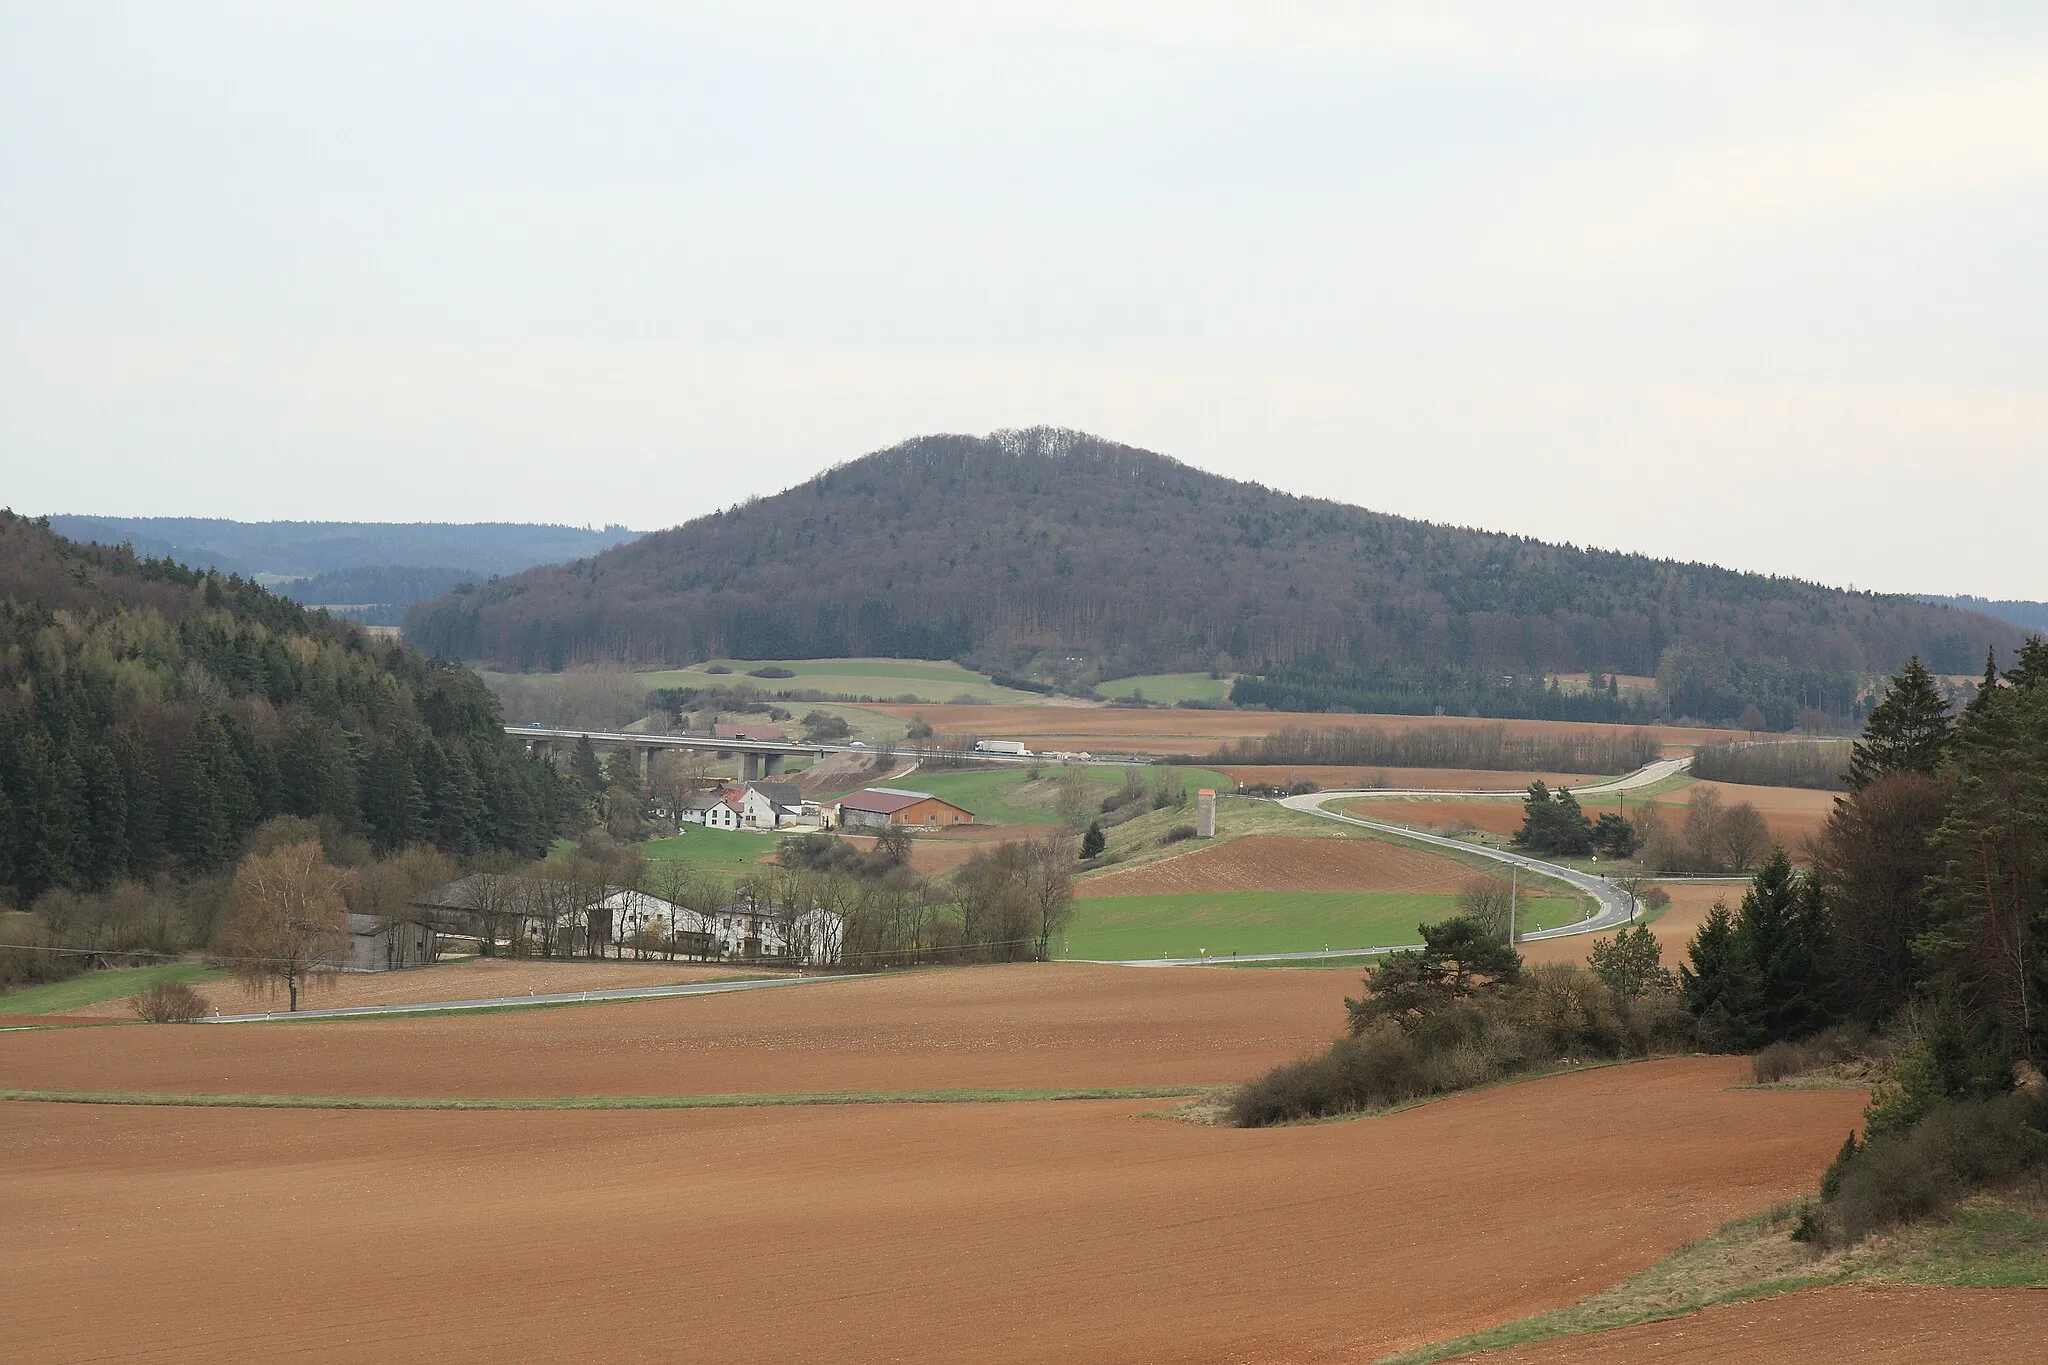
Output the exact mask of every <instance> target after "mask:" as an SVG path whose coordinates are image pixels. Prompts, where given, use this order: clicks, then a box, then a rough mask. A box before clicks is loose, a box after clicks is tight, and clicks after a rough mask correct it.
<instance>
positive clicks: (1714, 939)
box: [1678, 902, 1757, 1051]
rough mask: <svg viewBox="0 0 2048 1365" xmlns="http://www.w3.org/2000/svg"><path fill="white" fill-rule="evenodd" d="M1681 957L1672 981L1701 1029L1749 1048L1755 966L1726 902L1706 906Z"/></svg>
mask: <svg viewBox="0 0 2048 1365" xmlns="http://www.w3.org/2000/svg"><path fill="white" fill-rule="evenodd" d="M1686 957H1687V959H1688V961H1686V962H1684V963H1681V964H1680V965H1679V968H1678V984H1679V989H1680V990H1682V991H1683V992H1684V993H1685V1007H1686V1008H1687V1009H1688V1010H1690V1011H1691V1012H1692V1016H1693V1018H1695V1019H1697V1020H1698V1021H1699V1025H1700V1033H1701V1035H1702V1036H1703V1037H1704V1038H1706V1039H1707V1041H1708V1042H1710V1043H1711V1044H1714V1045H1716V1046H1720V1047H1727V1048H1733V1049H1735V1050H1737V1051H1743V1050H1746V1049H1747V1048H1749V1047H1750V1046H1751V1045H1752V1044H1753V1042H1754V1041H1755V1026H1754V1024H1753V1023H1752V1018H1753V1016H1754V1014H1755V1011H1756V996H1757V985H1756V972H1755V969H1754V967H1753V966H1752V965H1751V963H1750V960H1749V954H1748V952H1747V951H1746V945H1745V944H1744V942H1743V940H1742V938H1741V936H1740V935H1738V934H1737V933H1736V930H1735V917H1734V916H1733V915H1731V914H1729V913H1728V907H1727V906H1726V905H1723V904H1721V903H1719V902H1716V903H1715V905H1714V908H1713V909H1712V910H1709V911H1708V912H1707V918H1706V920H1705V922H1704V923H1702V924H1701V925H1700V927H1699V932H1698V933H1696V934H1694V935H1693V936H1692V942H1691V943H1690V944H1688V945H1687V947H1686Z"/></svg>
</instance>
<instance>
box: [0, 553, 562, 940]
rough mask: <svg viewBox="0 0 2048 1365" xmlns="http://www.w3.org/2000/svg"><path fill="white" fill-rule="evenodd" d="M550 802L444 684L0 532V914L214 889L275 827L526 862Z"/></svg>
mask: <svg viewBox="0 0 2048 1365" xmlns="http://www.w3.org/2000/svg"><path fill="white" fill-rule="evenodd" d="M556 799H557V797H556V788H555V784H554V781H553V779H552V775H551V772H550V771H549V770H547V769H545V768H544V767H543V765H539V764H536V763H533V762H532V761H530V760H528V759H527V758H526V757H524V756H523V755H522V754H521V753H519V751H518V750H517V748H516V747H515V746H514V745H513V744H512V742H511V741H510V740H509V739H508V738H507V737H506V735H505V734H504V732H503V731H502V729H501V728H500V722H499V716H498V708H497V703H496V701H495V699H493V698H492V696H491V695H490V693H489V692H488V691H487V690H486V689H485V688H484V686H483V684H482V683H481V681H480V680H479V679H478V678H477V677H476V675H475V674H473V673H471V672H470V671H469V670H468V669H466V668H464V667H462V666H461V665H459V664H451V663H448V662H446V661H443V660H428V659H426V658H423V657H422V656H421V655H420V654H419V652H418V651H416V650H414V649H412V648H411V647H410V646H408V645H404V644H400V643H397V642H395V641H379V640H373V639H371V638H370V637H368V636H367V635H366V634H365V633H364V632H363V631H362V630H361V629H360V628H358V627H356V626H353V625H350V624H347V623H344V622H339V621H333V620H329V619H328V618H326V617H325V616H324V615H322V614H319V613H315V612H312V611H309V610H308V609H306V608H304V607H301V606H299V605H297V604H296V603H293V602H290V601H287V600H286V599H284V598H281V597H277V596H275V595H273V594H271V593H269V592H267V591H265V590H264V589H262V588H260V587H257V586H255V585H254V584H251V583H249V582H247V581H246V580H243V579H240V578H235V577H226V578H224V577H222V576H221V575H219V574H215V573H202V572H199V571H196V570H192V569H187V568H184V567H181V566H180V565H178V564H175V563H172V562H170V561H168V560H160V559H141V558H138V557H137V556H136V555H134V554H133V553H132V552H130V551H127V550H119V549H108V548H105V547H102V546H97V545H78V544H74V543H72V542H70V541H67V540H65V539H64V538H63V537H61V536H58V535H56V534H55V533H54V532H52V531H51V530H50V529H49V528H48V527H47V526H46V525H45V524H43V523H40V522H35V521H28V520H25V519H23V518H21V517H17V516H14V515H13V514H11V513H6V512H0V900H5V899H8V898H10V893H11V899H13V900H14V902H15V903H16V904H18V905H23V906H26V905H27V904H29V903H30V902H32V901H33V900H34V899H35V897H36V896H38V895H39V894H41V893H42V892H43V891H45V890H47V889H49V888H51V887H54V886H68V887H72V888H75V889H94V888H98V887H101V886H105V885H107V884H108V883H111V882H113V881H115V880H117V879H120V878H131V879H134V880H138V881H148V880H149V879H151V878H153V877H155V876H157V875H159V874H164V873H169V874H173V875H177V876H182V877H201V876H206V875H208V874H211V873H216V872H219V871H221V870H223V869H225V868H227V867H229V866H230V865H231V864H232V862H233V859H234V857H235V856H236V853H237V852H238V849H239V846H240V844H241V843H242V840H243V839H244V837H245V836H246V835H247V834H248V833H249V832H250V831H252V830H253V829H254V828H255V827H256V825H257V824H258V823H260V822H261V821H262V820H264V819H266V818H268V817H270V816H273V815H280V814H291V815H298V816H303V817H305V818H307V819H311V820H316V821H319V822H320V823H321V825H322V827H323V829H325V830H328V831H331V832H333V833H335V834H337V835H353V836H358V837H361V838H363V839H365V840H367V841H368V842H369V843H370V844H371V845H373V846H374V847H376V848H379V849H392V848H399V847H404V846H407V845H411V844H416V843H427V842H432V843H436V844H439V845H441V846H442V847H443V848H445V849H447V850H448V851H449V852H451V853H458V854H459V853H470V852H475V851H479V850H485V849H493V848H501V849H506V850H512V851H517V852H520V853H523V854H528V855H531V854H536V853H538V852H539V851H541V850H542V849H544V848H545V847H546V845H547V843H548V840H549V838H550V837H551V834H552V830H553V825H554V804H555V802H556Z"/></svg>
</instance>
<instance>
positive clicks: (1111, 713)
mask: <svg viewBox="0 0 2048 1365" xmlns="http://www.w3.org/2000/svg"><path fill="white" fill-rule="evenodd" d="M868 709H870V710H875V711H883V712H887V713H888V714H890V715H892V716H897V717H900V718H901V719H904V720H909V719H911V718H913V717H915V716H922V717H923V718H924V719H925V721H926V722H927V723H928V724H930V725H931V726H932V727H933V728H934V729H936V730H938V731H940V732H941V733H944V734H971V735H978V736H981V737H983V738H992V739H1018V740H1023V741H1024V742H1025V743H1026V744H1028V745H1030V746H1031V747H1032V748H1034V749H1118V750H1130V751H1132V752H1134V753H1158V754H1172V753H1198V754H1200V753H1210V752H1213V751H1214V750H1215V749H1216V747H1217V746H1218V745H1221V744H1225V743H1231V744H1235V743H1239V742H1242V741H1243V740H1247V739H1257V738H1259V737H1261V736H1264V735H1270V734H1273V733H1274V732H1276V731H1279V730H1287V729H1300V730H1344V729H1353V730H1356V729H1368V728H1370V729H1379V730H1386V731H1392V732H1398V731H1406V730H1414V729H1420V728H1424V727H1427V726H1438V725H1447V726H1452V727H1464V726H1479V727H1488V726H1498V727H1500V728H1502V729H1504V730H1506V731H1507V732H1508V733H1509V734H1515V735H1535V734H1540V735H1558V734H1567V735H1568V734H1585V735H1612V734H1614V733H1616V732H1618V731H1627V730H1634V729H1644V730H1648V731H1649V732H1650V733H1651V734H1652V735H1654V736H1655V737H1656V738H1657V740H1658V742H1659V743H1661V744H1663V745H1664V746H1665V748H1666V750H1667V751H1668V752H1673V753H1677V752H1685V751H1687V750H1690V749H1692V748H1694V747H1695V746H1697V745H1700V744H1707V743H1713V742H1715V741H1724V742H1725V741H1726V740H1727V739H1728V738H1729V734H1730V732H1729V731H1727V730H1707V729H1699V728H1695V727H1691V726H1678V725H1645V726H1630V725H1624V726H1615V725H1593V724H1589V723H1587V722H1583V721H1568V720H1475V719H1472V718H1470V717H1466V716H1358V715H1341V714H1336V713H1331V712H1314V713H1308V712H1295V711H1181V710H1171V709H1162V710H1157V711H1153V710H1143V709H1139V708H1136V707H1129V706H1095V707H1081V706H954V705H941V706H874V707H870V708H868Z"/></svg>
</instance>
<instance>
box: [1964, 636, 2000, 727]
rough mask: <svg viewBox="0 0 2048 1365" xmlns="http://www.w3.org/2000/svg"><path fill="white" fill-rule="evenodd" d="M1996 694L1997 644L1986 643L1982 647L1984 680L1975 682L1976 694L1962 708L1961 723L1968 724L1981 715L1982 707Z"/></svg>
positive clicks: (1989, 702) (1987, 704) (1988, 703)
mask: <svg viewBox="0 0 2048 1365" xmlns="http://www.w3.org/2000/svg"><path fill="white" fill-rule="evenodd" d="M1997 695H1998V646H1997V645H1986V646H1985V648H1984V680H1983V681H1982V682H1980V683H1978V684H1977V695H1976V696H1974V697H1972V698H1970V701H1969V704H1968V705H1967V706H1965V707H1964V708H1963V716H1962V720H1963V723H1964V724H1968V723H1970V722H1971V721H1974V720H1975V719H1976V718H1977V717H1978V716H1980V715H1982V714H1983V712H1984V708H1985V707H1987V706H1989V705H1990V704H1991V699H1992V698H1993V697H1995V696H1997Z"/></svg>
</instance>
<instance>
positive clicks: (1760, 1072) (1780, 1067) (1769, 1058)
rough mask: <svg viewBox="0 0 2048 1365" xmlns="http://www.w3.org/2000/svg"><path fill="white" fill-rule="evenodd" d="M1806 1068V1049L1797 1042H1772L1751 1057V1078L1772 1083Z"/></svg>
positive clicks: (1761, 1082) (1757, 1081)
mask: <svg viewBox="0 0 2048 1365" xmlns="http://www.w3.org/2000/svg"><path fill="white" fill-rule="evenodd" d="M1804 1070H1806V1049H1805V1048H1802V1047H1800V1046H1799V1044H1797V1043H1772V1044H1771V1045H1770V1046H1769V1047H1767V1048H1765V1049H1764V1050H1763V1051H1762V1052H1759V1053H1757V1054H1756V1056H1754V1057H1752V1058H1750V1059H1749V1078H1750V1079H1751V1080H1752V1081H1755V1082H1756V1083H1757V1084H1758V1085H1770V1084H1771V1083H1772V1082H1774V1081H1782V1080H1784V1079H1785V1078H1786V1077H1787V1076H1796V1075H1798V1074H1799V1073H1800V1072H1802V1071H1804Z"/></svg>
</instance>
